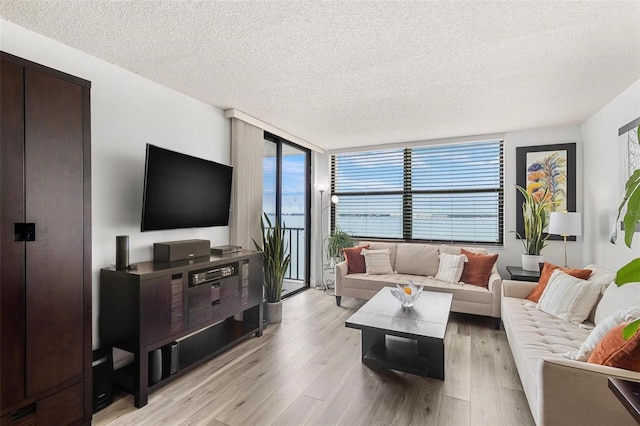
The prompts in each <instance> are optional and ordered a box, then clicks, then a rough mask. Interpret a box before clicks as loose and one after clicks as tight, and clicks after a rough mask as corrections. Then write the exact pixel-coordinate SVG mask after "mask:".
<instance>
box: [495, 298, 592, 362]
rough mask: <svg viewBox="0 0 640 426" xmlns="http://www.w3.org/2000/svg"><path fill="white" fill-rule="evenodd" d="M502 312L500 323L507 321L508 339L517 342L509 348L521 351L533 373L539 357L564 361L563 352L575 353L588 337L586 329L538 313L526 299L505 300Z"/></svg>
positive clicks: (540, 312)
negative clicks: (510, 332)
mask: <svg viewBox="0 0 640 426" xmlns="http://www.w3.org/2000/svg"><path fill="white" fill-rule="evenodd" d="M502 310H503V311H504V315H503V316H502V320H503V321H508V322H509V329H510V330H511V331H512V334H511V335H510V337H513V338H515V339H517V340H518V342H517V343H516V344H513V343H512V344H510V345H509V346H510V347H511V348H512V350H514V351H519V352H521V354H520V356H522V357H523V358H525V359H526V362H527V363H528V365H529V368H530V369H531V370H532V371H534V372H535V374H537V371H538V361H539V360H540V359H541V358H564V354H565V353H567V352H570V351H577V350H578V349H579V348H580V345H582V342H584V341H585V340H586V339H587V337H588V335H589V330H586V329H583V328H581V327H580V326H578V325H577V324H574V323H571V322H567V321H565V320H562V319H560V318H558V317H554V316H553V315H549V314H547V313H545V312H543V311H540V310H538V309H536V306H535V304H533V303H531V302H529V301H527V300H526V299H518V298H513V297H504V298H503V299H502ZM506 328H507V326H505V329H506ZM515 356H516V355H515V353H514V358H515Z"/></svg>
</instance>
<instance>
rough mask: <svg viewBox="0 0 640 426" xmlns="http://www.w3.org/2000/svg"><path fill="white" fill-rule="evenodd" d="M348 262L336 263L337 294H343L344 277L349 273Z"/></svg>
mask: <svg viewBox="0 0 640 426" xmlns="http://www.w3.org/2000/svg"><path fill="white" fill-rule="evenodd" d="M347 273H348V269H347V262H346V261H342V262H340V263H338V264H337V265H336V290H335V291H336V296H342V277H344V276H345V275H347Z"/></svg>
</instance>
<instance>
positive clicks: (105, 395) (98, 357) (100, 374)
mask: <svg viewBox="0 0 640 426" xmlns="http://www.w3.org/2000/svg"><path fill="white" fill-rule="evenodd" d="M92 370H93V412H94V413H95V412H96V411H98V410H101V409H103V408H104V407H106V406H107V405H109V404H111V401H112V398H113V395H112V392H111V391H112V389H113V356H112V355H111V347H105V348H100V349H96V350H95V351H93V363H92Z"/></svg>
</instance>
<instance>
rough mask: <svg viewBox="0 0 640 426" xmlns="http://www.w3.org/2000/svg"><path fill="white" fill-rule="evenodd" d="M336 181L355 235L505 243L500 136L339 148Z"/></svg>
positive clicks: (337, 211) (341, 220)
mask: <svg viewBox="0 0 640 426" xmlns="http://www.w3.org/2000/svg"><path fill="white" fill-rule="evenodd" d="M331 183H332V193H333V194H335V195H338V197H339V204H337V205H336V206H334V207H333V209H332V225H334V226H338V227H340V228H341V229H342V230H344V231H346V232H348V233H350V234H351V235H353V236H355V237H359V238H389V239H402V240H420V241H438V242H464V243H482V244H496V245H501V244H502V242H503V223H504V218H503V216H504V215H503V148H502V141H483V142H472V143H456V144H448V145H431V146H421V147H412V148H404V149H388V150H379V151H368V152H357V153H348V154H336V155H333V156H332V158H331Z"/></svg>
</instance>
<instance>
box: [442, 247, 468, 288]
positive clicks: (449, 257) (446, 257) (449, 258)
mask: <svg viewBox="0 0 640 426" xmlns="http://www.w3.org/2000/svg"><path fill="white" fill-rule="evenodd" d="M466 260H467V256H465V255H464V254H446V253H440V267H439V268H438V273H437V274H436V279H438V280H440V281H446V282H448V283H458V282H459V281H460V277H461V276H462V270H463V269H464V262H466Z"/></svg>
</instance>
